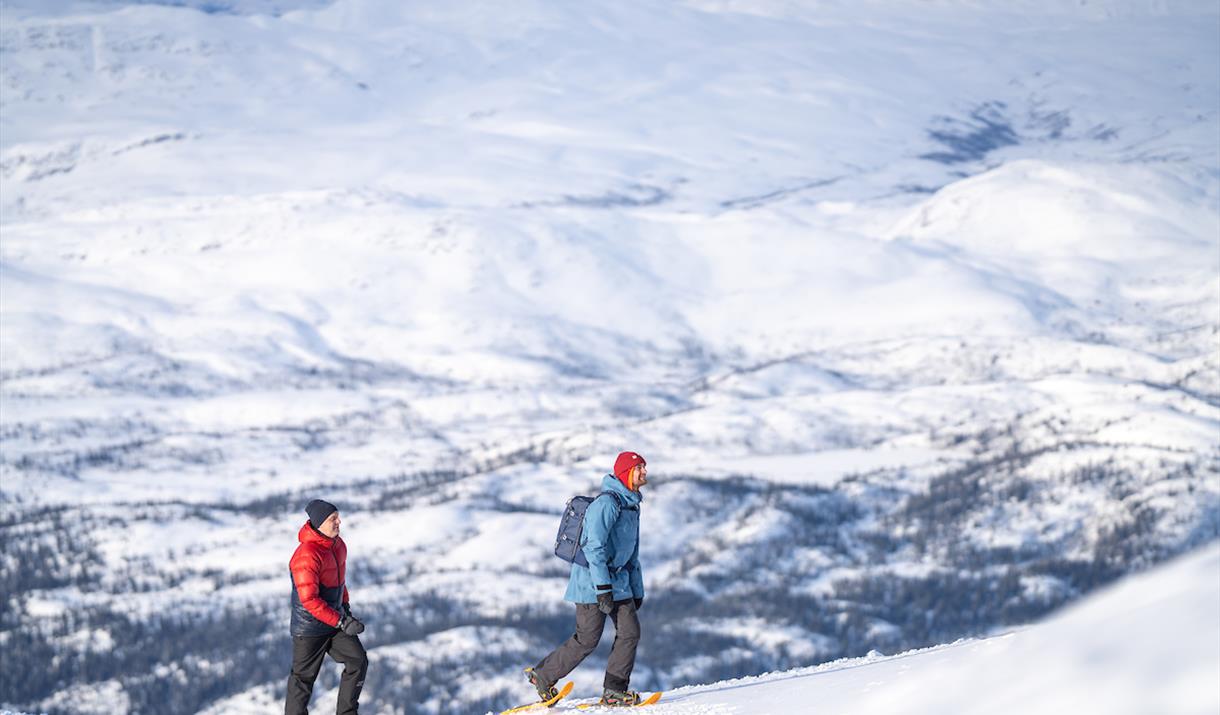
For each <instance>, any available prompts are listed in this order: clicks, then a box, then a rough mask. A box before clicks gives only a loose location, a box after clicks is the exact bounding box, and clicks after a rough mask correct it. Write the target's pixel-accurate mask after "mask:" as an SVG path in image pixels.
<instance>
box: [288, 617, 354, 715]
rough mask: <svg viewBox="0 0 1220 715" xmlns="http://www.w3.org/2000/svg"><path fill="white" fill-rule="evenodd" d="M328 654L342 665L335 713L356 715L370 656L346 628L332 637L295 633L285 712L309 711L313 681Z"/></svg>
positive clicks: (300, 714)
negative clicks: (297, 634)
mask: <svg viewBox="0 0 1220 715" xmlns="http://www.w3.org/2000/svg"><path fill="white" fill-rule="evenodd" d="M327 653H330V657H331V658H334V659H335V660H337V661H338V662H340V663H342V664H343V675H342V676H341V677H340V678H339V702H338V706H337V707H336V709H335V712H336V713H338V715H356V711H357V710H358V709H359V707H360V706H359V705H358V701H359V700H360V690H361V689H362V688H363V687H364V675H365V673H367V672H368V669H369V659H368V656H367V655H365V652H364V646H363V645H361V643H360V639H359V638H357V637H356V636H349V635H347V634H346V633H344V632H343V631H337V632H336V633H335V634H334V635H333V636H317V637H313V636H296V637H294V638H293V639H292V674H291V675H289V676H288V696H287V698H286V699H285V703H284V713H285V715H306V713H308V712H309V697H310V696H311V695H313V681H314V680H316V679H317V677H318V671H319V670H321V669H322V659H323V657H324V656H325V655H326V654H327Z"/></svg>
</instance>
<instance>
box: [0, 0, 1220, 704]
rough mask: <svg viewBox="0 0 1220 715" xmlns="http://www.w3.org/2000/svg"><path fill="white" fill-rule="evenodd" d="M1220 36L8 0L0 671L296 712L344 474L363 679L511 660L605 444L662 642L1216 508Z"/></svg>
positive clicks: (869, 614) (902, 620)
mask: <svg viewBox="0 0 1220 715" xmlns="http://www.w3.org/2000/svg"><path fill="white" fill-rule="evenodd" d="M1218 53H1220V9H1218V8H1216V7H1215V6H1214V4H1212V3H1190V2H1147V3H1140V2H1096V3H1093V2H1091V3H1088V4H1087V5H1080V6H1075V5H1073V6H1067V5H1064V4H1062V3H1054V2H1041V1H1039V0H1026V1H1022V2H991V1H989V0H976V1H971V0H945V1H944V2H936V3H905V2H868V3H858V2H851V3H848V2H836V1H833V0H827V1H825V2H810V3H799V2H781V1H779V0H776V1H767V0H740V1H736V2H710V1H705V0H699V1H691V2H684V3H670V4H659V3H644V2H613V3H612V2H591V3H581V4H573V3H562V2H541V1H539V2H533V3H513V4H512V5H511V8H509V7H508V6H505V5H504V4H502V3H476V2H463V3H455V4H452V6H447V7H446V8H441V7H439V6H436V7H430V6H421V5H418V4H407V3H396V2H390V1H387V0H340V1H337V2H324V1H320V0H319V1H316V2H301V3H296V2H293V3H288V2H278V1H277V0H258V1H255V0H249V1H247V0H231V1H227V2H172V3H118V2H76V1H75V0H72V1H68V0H57V1H55V2H27V1H24V0H22V1H16V2H9V1H8V0H6V1H5V2H4V3H3V4H0V401H2V402H0V503H2V504H3V519H2V522H0V535H2V539H3V543H4V546H3V551H2V553H0V582H2V583H3V584H4V587H3V599H4V602H5V607H4V608H3V609H0V659H3V667H0V705H7V706H9V707H15V708H19V709H24V710H38V711H43V710H45V711H47V712H70V713H88V712H106V713H114V712H167V713H168V712H183V713H186V712H196V711H200V710H204V709H206V708H213V709H215V708H217V707H221V708H223V707H228V706H225V705H218V703H220V704H224V703H228V704H230V705H231V704H233V703H238V702H244V703H253V704H255V705H256V706H258V704H261V706H262V707H263V709H264V710H265V711H267V712H271V711H274V710H276V709H278V708H279V707H281V706H280V705H278V704H277V702H276V701H277V700H278V698H279V697H280V689H281V688H282V687H283V680H284V677H285V675H286V673H287V664H288V643H287V637H286V623H287V613H288V610H287V599H288V588H289V581H288V575H287V569H286V563H287V559H288V556H289V555H290V554H291V552H292V549H293V547H294V546H295V534H296V529H297V527H299V525H300V523H301V521H302V520H303V519H304V515H303V513H302V511H301V510H302V508H303V506H304V504H305V503H306V502H307V501H308V500H309V499H310V498H312V497H315V496H320V497H324V498H328V499H330V500H331V501H334V502H335V503H336V504H338V505H339V506H340V508H341V510H342V511H343V514H344V523H345V525H344V538H345V539H346V540H347V541H348V543H349V548H350V552H351V563H350V572H349V582H350V586H351V591H352V597H353V603H354V605H355V607H356V610H357V612H358V613H360V614H363V617H364V618H365V619H366V620H367V622H368V623H369V632H368V634H367V637H366V638H365V641H366V643H367V645H368V646H369V648H370V653H371V657H372V671H371V674H370V678H369V682H368V686H367V688H366V691H365V693H366V695H365V698H364V699H365V702H366V704H365V709H366V711H368V712H371V713H396V712H404V711H409V712H437V713H439V712H454V711H459V712H483V711H484V710H486V709H488V708H498V707H500V706H505V705H508V704H510V703H513V702H516V701H519V700H520V699H521V697H522V696H523V695H528V692H529V689H528V686H525V685H524V681H523V679H522V678H521V676H520V672H519V670H520V668H521V667H522V666H523V665H527V664H531V663H533V662H535V661H536V660H537V659H538V658H539V657H541V655H543V654H544V653H545V652H546V651H547V650H549V648H550V647H552V646H553V645H554V644H555V643H557V642H558V641H559V640H562V638H563V637H565V636H566V634H567V632H568V630H569V629H570V627H571V623H570V620H571V617H570V613H569V609H568V606H566V605H565V604H563V603H562V602H561V600H560V599H561V595H562V588H563V582H564V573H565V570H564V569H563V568H562V566H563V564H562V563H561V562H559V561H558V560H556V559H554V558H553V557H551V556H549V552H550V542H551V539H552V538H553V535H554V529H555V526H556V523H557V514H558V513H559V510H560V508H561V507H562V505H563V503H564V501H566V499H567V498H568V497H569V496H571V495H572V494H576V493H587V492H589V491H591V490H593V489H594V485H595V484H596V482H597V480H598V479H599V478H600V476H601V474H602V473H603V472H604V471H606V470H607V469H608V467H609V466H610V463H611V461H612V460H613V458H614V455H615V454H616V453H617V452H618V451H619V450H621V449H634V450H638V451H640V452H642V453H643V454H644V455H645V456H646V457H647V458H648V460H649V467H650V476H651V477H652V478H653V482H654V484H653V486H652V487H651V488H650V491H649V493H648V494H647V496H646V503H645V507H644V512H643V523H644V530H645V535H644V543H643V558H644V564H645V568H646V570H647V576H646V585H647V588H648V593H649V595H648V602H647V605H646V607H645V610H644V611H643V612H642V615H643V616H644V631H645V633H644V640H643V643H642V646H641V653H640V663H639V666H638V667H637V669H636V675H635V679H634V681H633V684H634V685H635V686H636V687H639V688H641V689H666V688H672V687H675V686H679V685H683V684H687V683H696V682H712V681H716V680H720V679H724V678H735V677H740V676H746V675H751V674H756V673H760V672H763V671H769V670H780V669H786V668H792V667H797V666H811V665H815V664H818V663H822V662H825V661H829V660H833V659H838V658H844V657H853V656H863V655H864V654H866V653H868V652H869V651H870V650H879V651H883V652H887V653H893V652H897V651H900V650H907V649H911V648H918V647H926V646H931V645H935V644H938V643H947V642H951V641H953V640H955V639H958V638H962V637H971V636H984V635H988V634H991V633H994V632H995V631H996V630H997V629H1002V628H1005V627H1009V626H1014V625H1019V624H1025V623H1029V622H1031V621H1033V620H1036V619H1038V618H1040V617H1042V616H1043V615H1044V614H1047V613H1049V612H1050V611H1052V610H1053V609H1055V608H1057V607H1059V606H1061V605H1063V604H1066V603H1068V602H1070V601H1072V600H1073V599H1075V598H1077V597H1078V596H1080V595H1081V594H1083V593H1085V592H1087V591H1089V590H1091V589H1093V588H1094V587H1097V586H1099V585H1102V584H1105V583H1108V582H1110V581H1112V580H1114V579H1116V578H1118V577H1120V576H1122V575H1124V574H1126V573H1128V572H1131V571H1138V570H1142V569H1144V568H1146V567H1148V566H1151V565H1153V564H1155V563H1158V562H1160V561H1162V560H1165V559H1167V558H1169V557H1171V556H1173V555H1175V554H1178V553H1180V552H1182V551H1184V550H1187V549H1190V548H1192V547H1195V546H1197V545H1200V544H1203V543H1205V542H1208V541H1212V540H1214V539H1216V538H1217V536H1218V535H1220V351H1218V342H1217V340H1218V338H1220V63H1217V61H1216V57H1217V55H1218ZM508 537H514V538H508ZM489 642H490V643H493V644H494V645H493V646H492V647H488V646H487V644H488V643H489ZM15 653H21V654H23V655H22V656H21V657H14V656H12V655H10V654H15ZM597 657H602V658H604V654H602V655H599V656H595V657H594V659H591V662H590V663H589V664H588V665H586V666H584V667H583V668H582V669H581V670H579V671H577V674H576V678H577V684H578V687H580V688H581V689H582V691H586V692H587V691H592V690H593V689H594V688H595V687H596V686H597V684H598V683H600V674H599V673H598V672H597V671H598V666H599V664H598V663H597V662H596V658H597ZM335 676H336V674H335V673H333V672H324V675H323V679H322V681H321V682H320V687H319V691H325V690H326V689H327V686H328V685H333V684H334V683H335V682H336V681H335ZM317 697H318V698H322V697H324V696H323V695H322V694H319V695H318V696H317ZM327 697H328V696H327ZM315 702H319V701H315Z"/></svg>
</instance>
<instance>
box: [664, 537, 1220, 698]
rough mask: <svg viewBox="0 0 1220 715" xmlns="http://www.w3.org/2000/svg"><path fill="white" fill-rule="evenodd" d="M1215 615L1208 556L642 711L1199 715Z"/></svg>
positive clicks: (1215, 694) (1215, 651)
mask: <svg viewBox="0 0 1220 715" xmlns="http://www.w3.org/2000/svg"><path fill="white" fill-rule="evenodd" d="M1217 605H1220V549H1218V548H1216V547H1215V546H1211V547H1208V548H1207V549H1204V550H1201V551H1199V552H1198V553H1194V554H1191V555H1189V556H1186V557H1183V558H1181V559H1178V560H1177V561H1175V562H1173V563H1172V564H1170V565H1167V566H1163V567H1161V568H1158V569H1156V570H1153V571H1151V572H1148V573H1143V574H1140V575H1138V576H1133V577H1131V578H1129V579H1127V580H1125V581H1123V582H1122V583H1120V584H1118V585H1117V586H1115V587H1112V588H1109V589H1106V590H1105V591H1104V592H1103V593H1099V594H1097V595H1094V596H1090V597H1089V598H1087V599H1085V600H1084V601H1082V602H1081V603H1078V604H1076V605H1073V606H1071V607H1069V608H1068V609H1066V610H1065V611H1064V612H1063V613H1061V614H1060V615H1057V616H1055V617H1054V618H1051V619H1049V620H1048V621H1046V622H1043V623H1039V624H1036V625H1034V626H1031V627H1029V628H1026V629H1022V630H1019V631H1014V632H1011V633H1005V634H1003V635H998V636H994V637H991V638H985V639H980V640H967V641H961V642H958V643H953V644H950V645H944V646H938V647H935V648H929V649H925V650H919V651H912V652H909V653H903V654H900V655H896V656H883V655H879V654H873V655H870V656H869V657H865V658H858V659H851V660H843V661H835V662H833V663H826V664H824V665H821V666H818V667H816V668H806V669H800V670H793V671H788V672H783V673H771V674H767V675H763V676H760V677H757V678H742V679H740V680H734V681H727V682H722V683H716V684H713V685H705V686H695V687H684V688H679V689H677V690H675V691H673V692H671V693H667V694H666V695H665V696H664V698H663V703H662V704H658V706H656V708H655V709H650V710H649V712H650V713H656V715H682V714H690V715H695V714H696V713H698V714H699V715H713V714H715V715H722V714H723V715H728V714H729V713H735V714H738V715H781V714H783V713H803V712H810V713H813V712H816V713H823V714H825V715H840V714H844V715H845V714H848V713H850V714H852V715H871V714H872V713H876V714H877V715H890V714H891V713H910V714H911V715H916V714H921V713H928V714H929V715H931V714H932V713H994V714H995V715H1003V714H1007V713H1011V714H1012V715H1022V714H1024V713H1032V712H1061V713H1073V714H1078V715H1085V714H1086V713H1097V714H1098V715H1102V714H1114V715H1119V714H1123V713H1131V714H1132V715H1136V714H1137V713H1161V714H1162V715H1205V714H1207V713H1214V712H1216V711H1217V709H1220V690H1217V688H1216V682H1217V678H1218V677H1220V609H1218V608H1217Z"/></svg>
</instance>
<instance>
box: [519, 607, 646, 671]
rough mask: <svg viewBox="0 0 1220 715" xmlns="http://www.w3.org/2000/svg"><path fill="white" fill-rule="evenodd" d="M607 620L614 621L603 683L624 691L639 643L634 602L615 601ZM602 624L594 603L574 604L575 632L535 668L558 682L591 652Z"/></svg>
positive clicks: (598, 638)
mask: <svg viewBox="0 0 1220 715" xmlns="http://www.w3.org/2000/svg"><path fill="white" fill-rule="evenodd" d="M610 620H611V621H613V622H614V645H613V646H611V648H610V659H609V660H608V661H607V662H606V679H605V680H604V681H603V685H604V686H605V687H607V688H611V689H613V690H626V689H627V685H628V684H629V683H630V682H631V670H632V669H633V668H635V649H636V646H638V645H639V644H640V619H639V616H637V615H636V613H635V601H633V600H631V599H627V600H626V601H615V602H614V610H613V611H611V612H610ZM605 625H606V614H604V613H602V612H601V611H599V610H597V604H594V603H578V604H576V632H575V633H573V634H572V637H571V638H569V639H567V640H566V641H564V642H563V644H562V645H560V646H559V647H558V648H556V649H555V650H553V651H551V654H550V655H548V656H547V657H545V658H543V659H542V662H541V663H539V664H538V666H537V667H536V668H534V671H535V672H536V673H538V676H539V677H540V678H541V679H542V680H544V681H546V682H547V683H548V684H550V685H554V684H555V683H557V682H559V679H560V678H562V677H563V676H565V675H567V674H568V673H571V672H572V671H573V670H575V669H576V666H578V665H580V662H581V661H582V660H584V659H585V658H587V657H588V655H589V654H590V653H592V652H593V649H594V648H596V647H597V642H598V641H600V640H601V638H602V629H603V628H604V627H605Z"/></svg>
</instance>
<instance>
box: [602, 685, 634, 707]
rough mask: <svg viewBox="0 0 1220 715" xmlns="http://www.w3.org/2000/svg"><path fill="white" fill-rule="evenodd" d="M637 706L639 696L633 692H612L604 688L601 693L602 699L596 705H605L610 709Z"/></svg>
mask: <svg viewBox="0 0 1220 715" xmlns="http://www.w3.org/2000/svg"><path fill="white" fill-rule="evenodd" d="M639 704H640V694H639V693H637V692H635V691H634V690H613V689H611V688H606V689H605V690H603V691H602V699H601V702H599V703H598V705H606V706H609V707H612V708H614V707H618V708H629V707H632V706H633V705H639Z"/></svg>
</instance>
